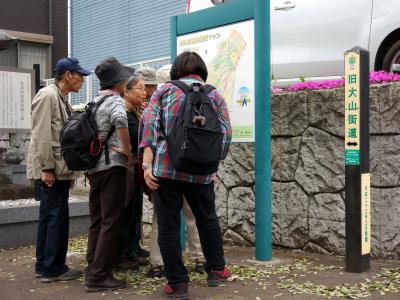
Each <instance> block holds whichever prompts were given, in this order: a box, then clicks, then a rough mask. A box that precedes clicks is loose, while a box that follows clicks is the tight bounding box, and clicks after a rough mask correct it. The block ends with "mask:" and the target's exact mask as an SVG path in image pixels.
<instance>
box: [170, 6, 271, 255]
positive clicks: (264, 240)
mask: <svg viewBox="0 0 400 300" xmlns="http://www.w3.org/2000/svg"><path fill="white" fill-rule="evenodd" d="M252 19H254V42H255V45H254V46H255V54H254V57H255V64H254V65H255V76H254V78H255V82H254V85H255V164H256V176H255V181H256V203H255V210H256V211H255V214H256V217H255V222H256V224H255V227H256V228H255V229H256V230H255V231H256V237H255V240H256V253H255V256H256V259H257V260H262V261H266V260H271V259H272V243H271V240H272V234H271V231H272V217H271V98H270V77H271V75H270V74H271V72H270V1H269V0H236V1H232V2H229V3H226V4H223V5H218V6H215V7H212V8H208V9H204V10H201V11H197V12H194V13H191V14H188V15H180V16H174V17H172V18H171V59H172V60H174V59H175V58H176V54H177V37H178V36H181V35H185V34H190V33H194V32H199V31H202V30H207V29H211V28H216V27H220V26H225V25H230V24H235V23H239V22H243V21H247V20H252ZM182 223H183V222H182ZM183 232H184V231H183V230H181V234H182V233H183ZM181 236H183V235H181Z"/></svg>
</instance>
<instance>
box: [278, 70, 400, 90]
mask: <svg viewBox="0 0 400 300" xmlns="http://www.w3.org/2000/svg"><path fill="white" fill-rule="evenodd" d="M392 81H400V74H392V73H387V72H385V71H372V72H370V73H369V83H370V84H375V83H387V82H392ZM341 86H344V79H335V80H322V81H304V82H299V83H295V84H293V85H291V86H290V87H289V88H287V89H281V88H276V87H272V88H271V93H280V92H284V91H291V92H297V91H304V90H323V89H334V88H337V87H341Z"/></svg>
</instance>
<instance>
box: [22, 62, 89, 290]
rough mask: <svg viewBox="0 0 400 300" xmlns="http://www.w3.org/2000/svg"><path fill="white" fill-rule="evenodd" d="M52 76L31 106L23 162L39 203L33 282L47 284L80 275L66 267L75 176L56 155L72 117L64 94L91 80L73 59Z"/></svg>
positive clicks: (56, 67) (56, 70) (76, 90)
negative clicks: (29, 137)
mask: <svg viewBox="0 0 400 300" xmlns="http://www.w3.org/2000/svg"><path fill="white" fill-rule="evenodd" d="M54 71H55V82H54V83H52V84H50V85H48V86H46V87H44V88H42V89H40V90H39V92H38V93H37V95H36V96H35V98H34V99H33V101H32V132H31V140H30V142H29V149H28V157H27V177H28V179H31V180H34V181H35V189H36V191H35V192H36V193H37V198H38V200H39V201H40V209H39V222H38V231H37V240H36V263H35V277H36V278H38V279H40V281H41V282H46V283H49V282H55V281H65V280H73V279H76V278H78V277H80V276H81V271H79V270H73V269H69V267H68V266H67V265H66V256H67V250H68V231H69V211H68V199H69V189H70V188H71V186H72V185H73V182H74V180H75V179H76V178H78V177H79V176H80V174H79V173H78V172H73V170H71V169H70V168H68V166H67V165H66V162H65V160H64V158H63V156H62V154H61V145H60V131H61V128H62V126H63V124H64V122H65V121H66V120H67V119H68V117H69V116H70V115H71V113H72V107H71V106H70V104H69V103H68V98H67V97H68V94H69V93H71V92H75V93H77V92H79V90H80V89H81V87H82V84H83V82H84V76H88V75H90V71H88V70H85V69H84V68H82V67H81V65H80V64H79V61H78V59H77V58H76V57H65V58H61V59H60V60H59V61H58V62H57V63H56V65H55V70H54Z"/></svg>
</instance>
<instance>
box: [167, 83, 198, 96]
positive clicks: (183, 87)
mask: <svg viewBox="0 0 400 300" xmlns="http://www.w3.org/2000/svg"><path fill="white" fill-rule="evenodd" d="M167 83H172V84H173V85H175V86H177V87H178V88H180V89H181V90H182V91H183V92H184V93H185V95H187V94H188V93H189V92H190V91H191V90H192V87H191V86H188V85H187V84H186V83H184V82H183V81H181V80H171V81H168V82H167Z"/></svg>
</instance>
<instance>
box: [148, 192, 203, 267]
mask: <svg viewBox="0 0 400 300" xmlns="http://www.w3.org/2000/svg"><path fill="white" fill-rule="evenodd" d="M182 209H183V215H184V216H185V224H186V235H187V236H186V237H187V245H188V248H189V258H190V259H202V258H203V251H202V250H201V244H200V238H199V233H198V231H197V227H196V220H195V218H194V215H193V213H192V210H191V209H190V206H189V204H188V203H187V201H186V199H185V197H183V207H182ZM157 238H158V223H157V216H156V213H155V211H154V209H153V223H152V225H151V239H150V263H151V265H152V266H163V265H164V263H163V260H162V257H161V253H160V247H158V242H157Z"/></svg>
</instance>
